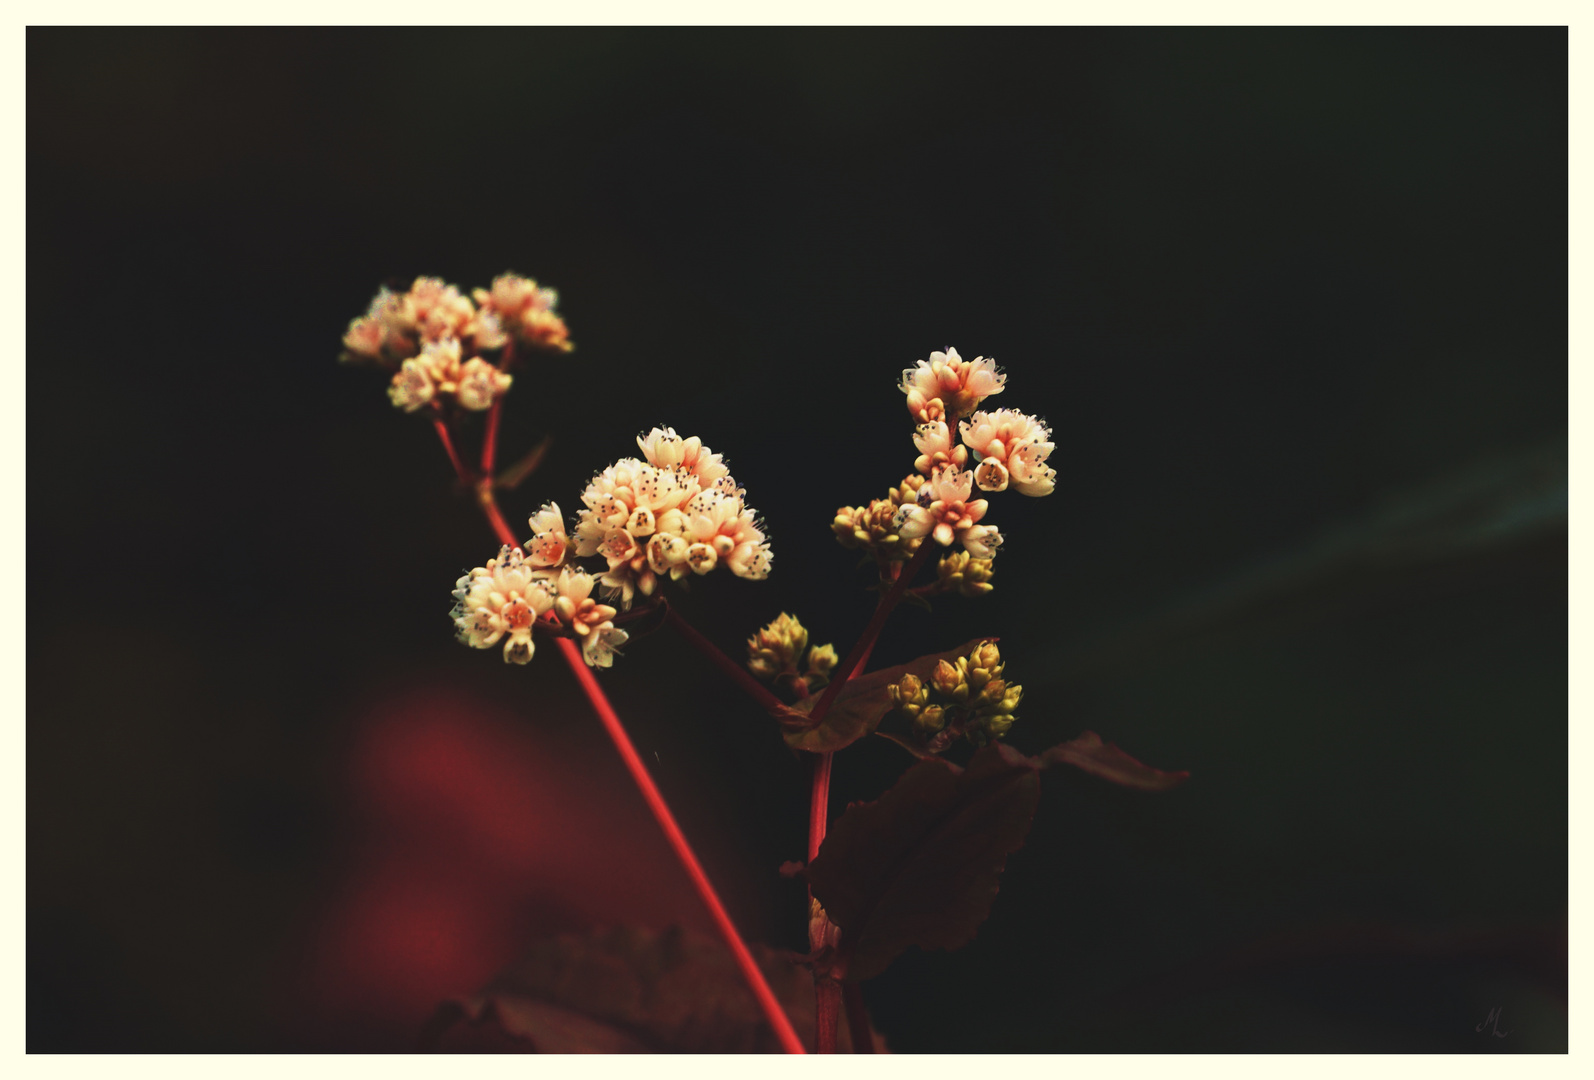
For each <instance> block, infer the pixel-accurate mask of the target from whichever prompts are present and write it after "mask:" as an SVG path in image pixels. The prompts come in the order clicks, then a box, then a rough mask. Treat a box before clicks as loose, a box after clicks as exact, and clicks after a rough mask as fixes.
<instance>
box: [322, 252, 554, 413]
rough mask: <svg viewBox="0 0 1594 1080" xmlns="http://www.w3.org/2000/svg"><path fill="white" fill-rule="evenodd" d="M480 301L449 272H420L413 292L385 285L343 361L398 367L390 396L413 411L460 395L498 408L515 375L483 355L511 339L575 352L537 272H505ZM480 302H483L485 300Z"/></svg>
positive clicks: (353, 328) (347, 342) (347, 341)
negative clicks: (447, 276) (449, 279)
mask: <svg viewBox="0 0 1594 1080" xmlns="http://www.w3.org/2000/svg"><path fill="white" fill-rule="evenodd" d="M475 295H476V303H475V304H473V303H472V302H471V298H470V297H468V296H466V295H464V294H463V293H461V292H460V291H459V289H457V288H456V287H454V286H453V285H446V284H444V283H443V281H442V279H441V278H428V277H419V278H416V279H415V283H414V284H413V285H411V286H410V288H409V291H407V292H402V293H396V292H392V291H391V290H388V289H385V288H384V289H382V290H381V291H380V292H378V293H377V294H376V299H374V300H372V301H371V307H370V310H368V311H367V312H366V313H365V314H364V315H362V316H360V317H359V318H357V319H355V320H354V321H353V322H351V323H350V324H349V330H348V333H346V334H344V335H343V345H344V348H345V350H346V351H345V352H344V354H343V359H345V360H354V361H361V362H365V363H373V364H375V365H377V366H379V367H382V368H386V369H387V370H389V371H392V372H393V381H392V384H391V385H390V386H389V387H388V397H389V398H391V399H392V401H393V404H394V405H395V406H396V407H398V408H400V409H403V410H404V411H405V412H414V411H416V410H417V409H420V408H422V407H424V406H426V405H429V404H432V403H433V402H437V401H440V400H442V399H443V398H445V397H447V398H452V399H453V400H455V401H457V402H458V403H459V404H460V406H461V407H462V408H466V409H471V410H473V411H481V410H483V409H488V408H491V407H492V404H493V402H494V401H495V400H496V399H497V398H498V396H499V395H500V394H502V393H503V392H504V391H506V390H508V389H509V384H510V382H511V381H512V380H511V376H509V375H508V374H507V373H506V372H504V371H503V370H502V368H500V367H499V366H498V365H496V364H493V363H491V362H489V361H487V360H485V359H483V358H482V357H481V356H480V355H478V354H479V353H480V352H481V350H483V349H498V348H502V347H503V346H505V345H507V344H508V343H509V342H510V340H511V339H514V340H518V341H522V342H525V343H526V344H529V345H533V346H536V347H539V348H544V349H550V350H554V351H559V352H569V351H570V349H571V347H572V346H571V344H570V340H569V336H570V333H569V330H568V329H567V328H566V327H565V324H564V321H563V320H562V319H560V318H559V316H558V315H556V314H555V313H554V311H553V305H554V303H555V301H556V300H557V295H556V294H555V293H554V291H553V290H552V289H539V288H538V287H537V283H536V282H535V281H532V280H531V279H529V278H523V277H517V276H516V275H514V274H504V275H502V276H500V277H498V278H496V279H495V280H494V281H493V287H492V290H491V291H488V290H486V289H477V290H476V294H475ZM478 304H479V305H480V306H479V307H478V306H477V305H478Z"/></svg>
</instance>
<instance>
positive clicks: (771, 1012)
mask: <svg viewBox="0 0 1594 1080" xmlns="http://www.w3.org/2000/svg"><path fill="white" fill-rule="evenodd" d="M437 433H438V435H439V436H440V437H441V438H442V440H443V445H444V446H445V447H446V448H447V449H448V456H449V459H450V460H451V461H453V463H454V470H455V471H456V472H458V473H459V475H460V479H462V480H466V481H467V482H468V477H467V474H466V473H465V469H464V466H463V465H461V464H460V461H459V455H458V454H456V453H454V447H453V443H452V442H451V441H450V439H449V437H448V429H447V427H446V426H445V425H444V424H443V423H442V421H441V420H439V421H438V424H437ZM490 483H491V481H488V484H489V485H490ZM479 495H480V502H481V505H482V509H483V510H484V511H485V512H486V514H487V520H488V522H489V523H490V524H491V525H492V527H493V531H494V532H495V533H497V534H498V539H499V540H500V541H502V542H503V543H505V544H508V545H509V546H511V547H514V546H516V540H515V535H514V533H512V532H510V531H509V526H508V525H507V524H505V522H504V518H503V515H502V514H500V513H499V512H498V504H497V501H496V500H494V498H493V492H492V488H491V486H483V487H482V488H480V489H479ZM555 640H556V641H557V642H558V644H559V652H560V655H562V656H563V657H564V658H565V663H566V665H568V666H569V668H570V670H571V671H572V672H574V673H575V676H576V681H577V682H578V683H580V684H581V689H582V690H584V691H585V692H586V695H587V700H588V701H589V702H590V703H591V704H592V711H593V712H595V713H597V714H598V720H599V721H600V722H601V723H602V724H603V729H604V731H606V732H607V733H608V735H609V738H610V739H611V740H613V742H614V746H615V749H616V750H618V751H619V752H620V760H621V761H623V762H624V763H625V767H626V769H627V770H628V771H629V772H630V773H631V779H632V780H633V781H634V782H635V783H636V786H637V789H638V790H639V791H641V792H642V798H643V799H644V800H645V801H646V802H647V804H648V809H649V810H651V811H652V812H653V818H654V820H655V821H657V822H658V823H659V828H660V829H662V830H663V831H664V838H665V839H666V840H668V841H669V844H670V847H671V848H672V849H673V850H674V852H675V856H676V858H677V859H679V860H680V863H681V866H682V868H684V869H685V870H686V874H687V877H689V878H691V879H692V885H693V886H694V887H695V888H696V889H697V894H698V896H699V898H701V899H702V901H703V905H704V906H705V907H707V908H708V911H709V915H710V916H711V917H712V918H713V920H714V926H715V928H716V929H717V930H719V932H720V937H721V938H723V939H724V941H725V944H726V945H727V946H728V947H729V948H730V950H731V954H732V955H733V956H734V957H735V958H736V965H737V966H738V967H739V968H741V970H742V977H743V978H745V979H746V980H747V985H748V987H749V989H751V990H752V991H753V997H755V998H756V999H757V1000H758V1005H759V1008H760V1009H762V1010H763V1012H764V1016H765V1018H766V1019H768V1020H769V1024H770V1026H771V1027H772V1028H774V1029H775V1036H776V1038H778V1039H779V1040H780V1044H781V1048H782V1049H783V1050H784V1051H785V1052H786V1053H788V1054H801V1053H805V1052H806V1051H804V1050H803V1044H802V1041H801V1040H800V1039H798V1038H797V1032H796V1031H795V1030H793V1029H792V1026H791V1020H789V1019H788V1018H787V1016H786V1012H785V1010H784V1009H782V1008H781V1006H780V1002H779V1001H778V1000H776V998H775V993H774V991H772V990H771V989H770V988H769V983H768V982H766V981H765V980H764V974H763V972H761V971H759V970H758V964H757V963H756V962H755V961H754V960H753V954H752V953H750V952H749V951H748V949H747V945H746V944H745V943H744V942H743V941H742V937H741V935H740V934H738V933H737V932H736V925H735V924H734V923H732V922H731V917H730V915H729V914H728V913H727V912H726V910H725V905H723V904H721V903H720V898H719V896H718V894H716V893H715V892H714V886H713V884H711V883H710V882H709V880H708V875H707V874H705V873H704V872H703V867H702V864H701V863H699V862H698V861H697V856H696V855H695V854H693V852H692V846H691V845H690V844H689V843H687V840H686V834H685V833H683V832H682V831H681V827H680V826H679V825H677V824H676V822H675V815H674V814H672V813H670V807H669V804H668V803H666V802H665V801H664V795H663V794H662V793H661V792H660V791H659V789H658V787H657V785H655V784H654V783H653V778H652V777H651V776H649V775H648V770H647V767H646V766H645V765H643V764H642V758H641V756H640V755H639V754H638V753H637V752H636V747H635V746H633V745H632V743H631V738H630V736H628V735H627V734H626V733H625V728H624V727H623V726H621V724H620V717H619V715H618V714H617V713H615V711H614V706H612V705H610V704H609V699H608V696H607V695H605V694H604V692H603V688H602V687H601V686H599V685H598V680H597V679H596V678H595V677H594V676H593V674H592V670H591V669H590V668H589V667H587V665H586V661H584V660H582V659H581V648H580V646H578V645H577V644H576V643H575V642H574V641H572V640H570V639H569V638H556V639H555Z"/></svg>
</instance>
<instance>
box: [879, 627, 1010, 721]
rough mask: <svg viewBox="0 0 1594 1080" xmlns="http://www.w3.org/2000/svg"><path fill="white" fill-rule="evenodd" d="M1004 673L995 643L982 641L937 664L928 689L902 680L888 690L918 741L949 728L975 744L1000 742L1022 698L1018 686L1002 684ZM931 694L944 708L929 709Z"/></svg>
mask: <svg viewBox="0 0 1594 1080" xmlns="http://www.w3.org/2000/svg"><path fill="white" fill-rule="evenodd" d="M1003 667H1004V665H1003V663H1002V654H1001V651H1000V650H999V649H998V648H997V647H996V642H994V641H982V642H980V644H978V645H976V646H975V647H974V649H973V650H972V651H971V652H970V653H969V655H967V656H959V657H958V658H957V659H956V660H953V661H947V660H940V661H937V663H936V665H935V670H934V671H932V672H931V673H930V678H929V682H928V683H925V682H924V681H923V680H921V679H920V678H919V677H918V676H916V675H912V674H909V675H904V676H903V677H902V679H901V680H900V681H899V682H897V683H896V684H895V685H894V686H892V687H891V700H892V703H893V704H895V705H896V707H897V711H899V712H901V713H902V714H903V715H905V716H906V717H907V718H908V719H909V720H911V721H912V722H913V725H914V727H915V728H917V729H918V730H919V732H920V733H921V734H922V735H925V736H929V735H933V734H935V733H937V732H939V731H941V730H942V729H943V728H946V727H947V725H948V723H949V722H950V723H951V724H952V734H954V735H955V734H966V735H968V736H969V738H970V739H972V740H973V741H974V742H976V743H983V742H987V741H989V740H991V739H999V738H1001V737H1002V736H1003V735H1005V734H1007V731H1008V729H1009V728H1011V727H1012V726H1013V721H1014V720H1016V719H1017V717H1016V716H1015V715H1014V712H1015V711H1016V710H1017V709H1018V703H1019V702H1020V701H1021V700H1022V699H1023V697H1024V688H1023V687H1022V686H1019V685H1018V684H1016V683H1009V682H1007V680H1005V679H1003V678H1002V670H1003ZM932 690H933V691H934V692H935V694H936V695H937V696H938V697H941V698H943V699H946V703H945V704H941V703H937V704H931V703H930V692H931V691H932Z"/></svg>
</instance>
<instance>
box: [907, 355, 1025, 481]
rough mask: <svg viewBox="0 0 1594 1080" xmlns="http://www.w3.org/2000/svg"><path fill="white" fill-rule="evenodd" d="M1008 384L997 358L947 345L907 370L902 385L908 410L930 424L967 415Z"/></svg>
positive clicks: (916, 417) (923, 470)
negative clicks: (969, 357)
mask: <svg viewBox="0 0 1594 1080" xmlns="http://www.w3.org/2000/svg"><path fill="white" fill-rule="evenodd" d="M1006 384H1007V376H1006V375H1003V374H1001V373H1000V372H998V371H997V370H996V361H995V360H989V359H986V358H985V357H976V358H975V359H973V360H964V359H963V358H962V357H961V356H959V355H958V351H957V350H956V349H947V351H946V352H944V353H943V352H933V353H931V354H930V359H928V360H920V361H919V362H918V363H917V364H915V365H914V366H913V367H910V368H907V369H906V370H904V371H903V372H902V382H901V384H900V386H901V390H902V392H903V393H904V394H906V395H908V412H909V413H911V414H912V415H913V418H914V419H916V420H919V421H921V422H922V423H926V424H929V423H934V422H936V421H941V422H945V421H946V420H948V419H951V420H957V419H959V418H961V417H964V416H967V415H968V414H969V413H971V412H973V411H974V407H975V406H976V405H978V404H979V403H980V402H981V401H983V400H985V399H986V398H988V397H990V396H991V395H992V394H1000V393H1001V392H1002V390H1003V389H1004V388H1005V387H1006ZM921 471H922V472H928V471H929V470H928V469H921Z"/></svg>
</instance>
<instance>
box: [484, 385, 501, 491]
mask: <svg viewBox="0 0 1594 1080" xmlns="http://www.w3.org/2000/svg"><path fill="white" fill-rule="evenodd" d="M503 415H504V398H503V395H501V394H500V395H499V397H498V400H497V401H495V402H493V407H492V408H490V409H488V410H487V431H486V433H485V434H484V435H482V475H483V476H491V475H492V474H493V462H494V461H495V460H496V459H497V457H498V421H499V419H500V418H501V417H502V416H503Z"/></svg>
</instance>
